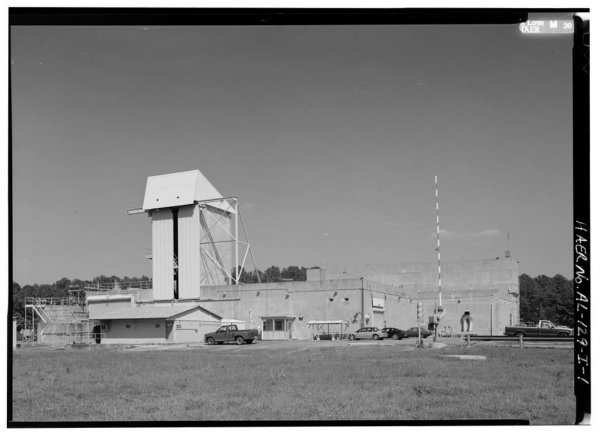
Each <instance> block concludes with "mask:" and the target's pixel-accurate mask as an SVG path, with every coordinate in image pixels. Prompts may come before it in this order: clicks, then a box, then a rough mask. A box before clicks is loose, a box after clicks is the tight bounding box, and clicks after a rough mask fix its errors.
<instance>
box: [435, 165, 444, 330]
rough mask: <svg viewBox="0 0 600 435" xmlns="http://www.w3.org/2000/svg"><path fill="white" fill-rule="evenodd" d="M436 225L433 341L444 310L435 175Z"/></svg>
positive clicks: (438, 209) (438, 210)
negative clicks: (436, 285)
mask: <svg viewBox="0 0 600 435" xmlns="http://www.w3.org/2000/svg"><path fill="white" fill-rule="evenodd" d="M435 226H436V234H437V248H436V251H437V261H438V303H437V307H436V308H435V311H434V314H433V315H434V327H433V341H437V338H438V322H439V319H440V316H441V315H442V313H443V312H444V309H443V308H442V256H441V251H440V204H439V196H438V178H437V175H436V176H435Z"/></svg>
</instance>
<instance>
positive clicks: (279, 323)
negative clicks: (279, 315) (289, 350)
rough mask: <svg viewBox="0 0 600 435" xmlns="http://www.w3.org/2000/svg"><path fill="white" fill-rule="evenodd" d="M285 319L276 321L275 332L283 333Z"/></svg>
mask: <svg viewBox="0 0 600 435" xmlns="http://www.w3.org/2000/svg"><path fill="white" fill-rule="evenodd" d="M283 330H284V329H283V319H275V331H283Z"/></svg>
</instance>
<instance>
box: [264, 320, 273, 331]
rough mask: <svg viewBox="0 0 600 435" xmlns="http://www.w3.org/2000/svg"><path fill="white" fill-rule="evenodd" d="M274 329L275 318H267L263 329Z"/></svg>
mask: <svg viewBox="0 0 600 435" xmlns="http://www.w3.org/2000/svg"><path fill="white" fill-rule="evenodd" d="M272 330H273V320H272V319H267V320H263V331H272Z"/></svg>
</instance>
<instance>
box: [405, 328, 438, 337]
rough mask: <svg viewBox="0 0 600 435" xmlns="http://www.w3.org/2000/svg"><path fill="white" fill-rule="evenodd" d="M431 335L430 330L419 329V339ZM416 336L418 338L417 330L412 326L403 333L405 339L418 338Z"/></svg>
mask: <svg viewBox="0 0 600 435" xmlns="http://www.w3.org/2000/svg"><path fill="white" fill-rule="evenodd" d="M431 334H432V332H431V331H430V330H428V329H425V328H423V327H421V338H427V337H429V336H430V335H431ZM418 336H419V330H418V329H417V327H416V326H413V327H412V328H408V329H407V330H406V331H405V332H404V337H406V338H408V337H418Z"/></svg>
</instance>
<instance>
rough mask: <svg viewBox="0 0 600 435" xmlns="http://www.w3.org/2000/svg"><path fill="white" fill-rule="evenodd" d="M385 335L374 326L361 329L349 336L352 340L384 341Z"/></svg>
mask: <svg viewBox="0 0 600 435" xmlns="http://www.w3.org/2000/svg"><path fill="white" fill-rule="evenodd" d="M383 337H385V333H384V332H383V331H382V330H381V329H379V328H376V327H374V326H369V327H365V328H360V329H359V330H358V331H356V332H353V333H352V334H350V335H349V336H348V339H350V340H383Z"/></svg>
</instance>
